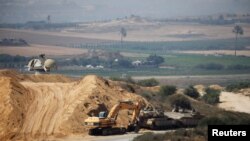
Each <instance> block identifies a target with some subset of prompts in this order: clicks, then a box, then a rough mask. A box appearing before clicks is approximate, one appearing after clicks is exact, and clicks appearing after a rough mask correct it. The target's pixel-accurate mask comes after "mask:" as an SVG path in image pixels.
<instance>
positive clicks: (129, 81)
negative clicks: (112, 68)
mask: <svg viewBox="0 0 250 141" xmlns="http://www.w3.org/2000/svg"><path fill="white" fill-rule="evenodd" d="M109 79H110V80H113V81H123V82H127V83H132V84H135V80H134V79H133V78H132V77H131V76H126V77H124V78H121V77H110V78H109Z"/></svg>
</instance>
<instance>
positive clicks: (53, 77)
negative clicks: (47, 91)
mask: <svg viewBox="0 0 250 141" xmlns="http://www.w3.org/2000/svg"><path fill="white" fill-rule="evenodd" d="M1 76H4V77H10V78H12V79H13V80H15V81H18V82H20V81H31V82H71V81H72V79H71V78H69V77H66V76H63V75H58V74H39V75H35V74H20V73H18V72H17V71H15V70H7V69H4V70H0V77H1Z"/></svg>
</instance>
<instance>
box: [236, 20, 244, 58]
mask: <svg viewBox="0 0 250 141" xmlns="http://www.w3.org/2000/svg"><path fill="white" fill-rule="evenodd" d="M233 33H235V51H234V55H235V56H236V49H237V40H238V35H243V34H244V31H243V28H242V27H241V26H239V25H235V26H234V28H233Z"/></svg>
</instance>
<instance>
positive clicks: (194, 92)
mask: <svg viewBox="0 0 250 141" xmlns="http://www.w3.org/2000/svg"><path fill="white" fill-rule="evenodd" d="M184 94H185V95H188V96H190V97H192V98H195V99H196V98H198V97H199V96H200V95H199V92H198V91H197V90H196V89H195V88H194V87H193V86H189V87H188V88H186V89H185V91H184Z"/></svg>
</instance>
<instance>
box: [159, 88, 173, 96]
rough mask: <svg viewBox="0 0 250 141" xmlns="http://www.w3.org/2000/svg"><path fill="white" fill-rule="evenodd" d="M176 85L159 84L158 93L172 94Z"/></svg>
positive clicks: (163, 94)
mask: <svg viewBox="0 0 250 141" xmlns="http://www.w3.org/2000/svg"><path fill="white" fill-rule="evenodd" d="M176 90H177V89H176V87H175V86H168V85H166V86H161V88H160V91H159V94H160V95H161V96H169V95H172V94H174V93H175V92H176Z"/></svg>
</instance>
